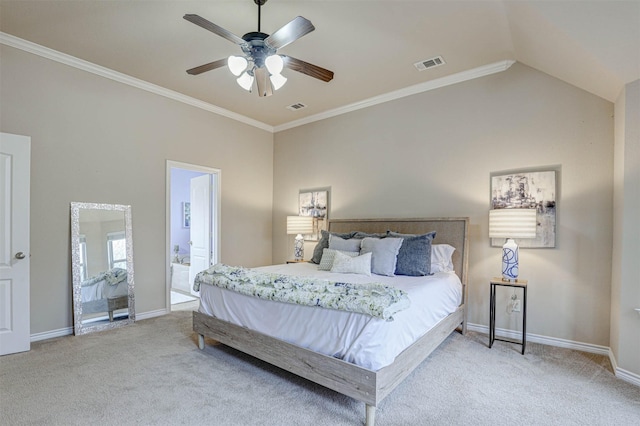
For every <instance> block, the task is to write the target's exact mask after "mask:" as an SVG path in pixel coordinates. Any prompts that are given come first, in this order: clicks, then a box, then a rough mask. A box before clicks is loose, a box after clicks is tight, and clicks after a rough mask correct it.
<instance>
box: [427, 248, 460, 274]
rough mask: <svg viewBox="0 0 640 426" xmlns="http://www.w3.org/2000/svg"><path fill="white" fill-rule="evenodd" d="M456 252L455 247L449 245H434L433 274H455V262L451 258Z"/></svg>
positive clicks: (432, 257)
mask: <svg viewBox="0 0 640 426" xmlns="http://www.w3.org/2000/svg"><path fill="white" fill-rule="evenodd" d="M454 251H456V248H455V247H452V246H450V245H449V244H434V245H432V246H431V273H432V274H434V273H436V272H453V270H454V269H453V261H452V260H451V256H453V252H454Z"/></svg>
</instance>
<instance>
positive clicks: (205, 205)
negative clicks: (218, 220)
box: [189, 174, 212, 295]
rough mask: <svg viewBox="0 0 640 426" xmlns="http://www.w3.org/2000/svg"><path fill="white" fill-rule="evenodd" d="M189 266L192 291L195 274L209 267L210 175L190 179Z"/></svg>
mask: <svg viewBox="0 0 640 426" xmlns="http://www.w3.org/2000/svg"><path fill="white" fill-rule="evenodd" d="M189 201H190V202H191V226H190V228H189V229H190V231H189V233H190V236H189V238H190V240H191V241H190V244H191V253H190V258H191V266H189V288H190V289H191V294H194V295H198V294H199V293H198V292H195V291H193V280H194V279H195V277H196V274H197V273H198V272H200V271H204V270H205V269H207V268H209V266H211V258H212V257H211V175H209V174H205V175H202V176H198V177H196V178H193V179H191V189H190V200H189Z"/></svg>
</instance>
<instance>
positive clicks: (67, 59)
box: [0, 31, 515, 133]
mask: <svg viewBox="0 0 640 426" xmlns="http://www.w3.org/2000/svg"><path fill="white" fill-rule="evenodd" d="M0 44H4V45H6V46H10V47H14V48H16V49H20V50H23V51H25V52H28V53H32V54H34V55H38V56H41V57H43V58H47V59H51V60H52V61H56V62H59V63H62V64H65V65H68V66H71V67H74V68H77V69H80V70H83V71H86V72H90V73H92V74H96V75H99V76H101V77H104V78H108V79H110V80H114V81H117V82H119V83H123V84H127V85H129V86H132V87H136V88H138V89H142V90H146V91H147V92H151V93H154V94H156V95H160V96H164V97H166V98H169V99H173V100H175V101H178V102H182V103H184V104H187V105H190V106H193V107H196V108H200V109H203V110H205V111H209V112H212V113H214V114H218V115H221V116H223V117H227V118H230V119H232V120H236V121H239V122H241V123H244V124H248V125H250V126H253V127H256V128H258V129H262V130H266V131H268V132H271V133H276V132H280V131H283V130H288V129H292V128H294V127H299V126H303V125H305V124H309V123H313V122H315V121H320V120H324V119H326V118H331V117H335V116H338V115H342V114H346V113H348V112H352V111H357V110H359V109H363V108H368V107H370V106H374V105H378V104H381V103H385V102H389V101H393V100H396V99H400V98H404V97H406V96H411V95H415V94H417V93H422V92H427V91H429V90H434V89H439V88H441V87H445V86H450V85H452V84H457V83H462V82H464V81H468V80H473V79H475V78H479V77H484V76H487V75H490V74H495V73H498V72H501V71H505V70H507V69H509V68H510V67H511V65H513V64H514V63H515V61H513V60H504V61H499V62H495V63H493V64H489V65H484V66H481V67H478V68H473V69H470V70H467V71H462V72H459V73H456V74H452V75H448V76H445V77H441V78H437V79H435V80H430V81H426V82H424V83H420V84H416V85H413V86H410V87H406V88H404V89H400V90H396V91H393V92H389V93H385V94H383V95H379V96H374V97H372V98H369V99H365V100H362V101H359V102H354V103H352V104H349V105H345V106H343V107H339V108H335V109H332V110H329V111H325V112H321V113H319V114H315V115H311V116H309V117H305V118H302V119H300V120H295V121H290V122H288V123H284V124H281V125H279V126H275V127H274V126H270V125H268V124H266V123H263V122H261V121H257V120H254V119H252V118H249V117H246V116H244V115H241V114H237V113H235V112H232V111H229V110H226V109H224V108H220V107H218V106H215V105H212V104H210V103H207V102H203V101H201V100H199V99H196V98H192V97H191V96H187V95H183V94H182V93H178V92H176V91H173V90H169V89H166V88H164V87H161V86H158V85H156V84H152V83H149V82H146V81H144V80H140V79H138V78H135V77H131V76H129V75H126V74H123V73H120V72H118V71H114V70H111V69H109V68H105V67H102V66H100V65H96V64H94V63H91V62H88V61H85V60H82V59H79V58H76V57H74V56H71V55H67V54H66V53H62V52H58V51H57V50H53V49H50V48H48V47H44V46H41V45H39V44H36V43H33V42H30V41H27V40H24V39H21V38H19V37H15V36H13V35H11V34H7V33H4V32H2V31H0Z"/></svg>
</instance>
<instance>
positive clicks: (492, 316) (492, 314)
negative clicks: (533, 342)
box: [489, 278, 527, 355]
mask: <svg viewBox="0 0 640 426" xmlns="http://www.w3.org/2000/svg"><path fill="white" fill-rule="evenodd" d="M489 282H490V283H491V292H490V295H489V348H491V346H493V342H494V341H495V340H500V341H501V342H509V343H515V344H517V345H522V355H524V347H525V345H526V344H527V280H517V281H503V280H502V278H492V279H491V281H489ZM499 285H501V286H504V287H518V288H521V289H522V292H523V298H522V340H521V341H520V342H518V341H515V340H510V339H498V338H497V337H496V287H497V286H499Z"/></svg>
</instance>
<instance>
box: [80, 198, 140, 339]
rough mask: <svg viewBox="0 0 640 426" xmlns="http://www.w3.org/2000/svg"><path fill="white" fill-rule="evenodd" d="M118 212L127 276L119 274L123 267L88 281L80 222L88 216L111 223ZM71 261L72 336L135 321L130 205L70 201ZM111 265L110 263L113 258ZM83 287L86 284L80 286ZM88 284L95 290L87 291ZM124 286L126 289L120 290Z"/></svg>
mask: <svg viewBox="0 0 640 426" xmlns="http://www.w3.org/2000/svg"><path fill="white" fill-rule="evenodd" d="M117 212H122V223H123V229H122V230H124V236H125V251H126V253H125V256H126V276H124V275H123V274H122V272H124V270H123V269H122V268H116V267H112V268H109V269H108V270H106V271H103V272H101V273H99V274H96V275H94V276H93V277H91V278H88V277H87V275H88V274H87V272H86V271H87V264H86V260H87V259H88V258H89V256H87V242H86V240H85V241H81V240H82V239H84V238H86V236H85V235H84V234H83V232H85V231H83V230H82V229H81V223H83V222H84V220H85V218H88V217H89V216H91V217H93V220H94V221H96V220H98V219H99V218H101V217H103V218H108V220H109V221H114V217H115V216H117ZM81 215H82V217H81ZM119 220H120V217H115V221H119ZM122 230H119V232H122ZM104 237H105V241H101V242H100V245H103V244H102V243H104V245H107V244H108V243H107V236H106V234H105V235H104ZM101 238H102V236H101ZM104 250H105V252H108V249H107V248H104ZM103 256H104V255H103ZM71 262H72V273H73V321H74V334H76V335H82V334H87V333H92V332H96V331H102V330H109V329H113V328H118V327H123V326H126V325H129V324H132V323H133V322H135V318H136V313H135V297H134V285H133V283H134V274H133V234H132V226H131V206H128V205H121V204H99V203H78V202H72V203H71ZM110 263H112V264H113V259H112V261H111V262H110ZM120 263H121V261H120ZM110 266H113V265H110ZM83 271H84V272H83ZM125 279H126V281H125ZM90 283H91V284H90ZM83 284H85V285H84V286H83ZM90 285H91V286H92V287H95V288H91V289H90V290H89V288H88V287H89V286H90ZM125 285H126V288H123V287H124V286H125ZM83 288H84V291H83ZM90 294H92V295H90ZM125 309H126V311H125ZM89 314H93V315H92V316H91V318H89Z"/></svg>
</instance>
